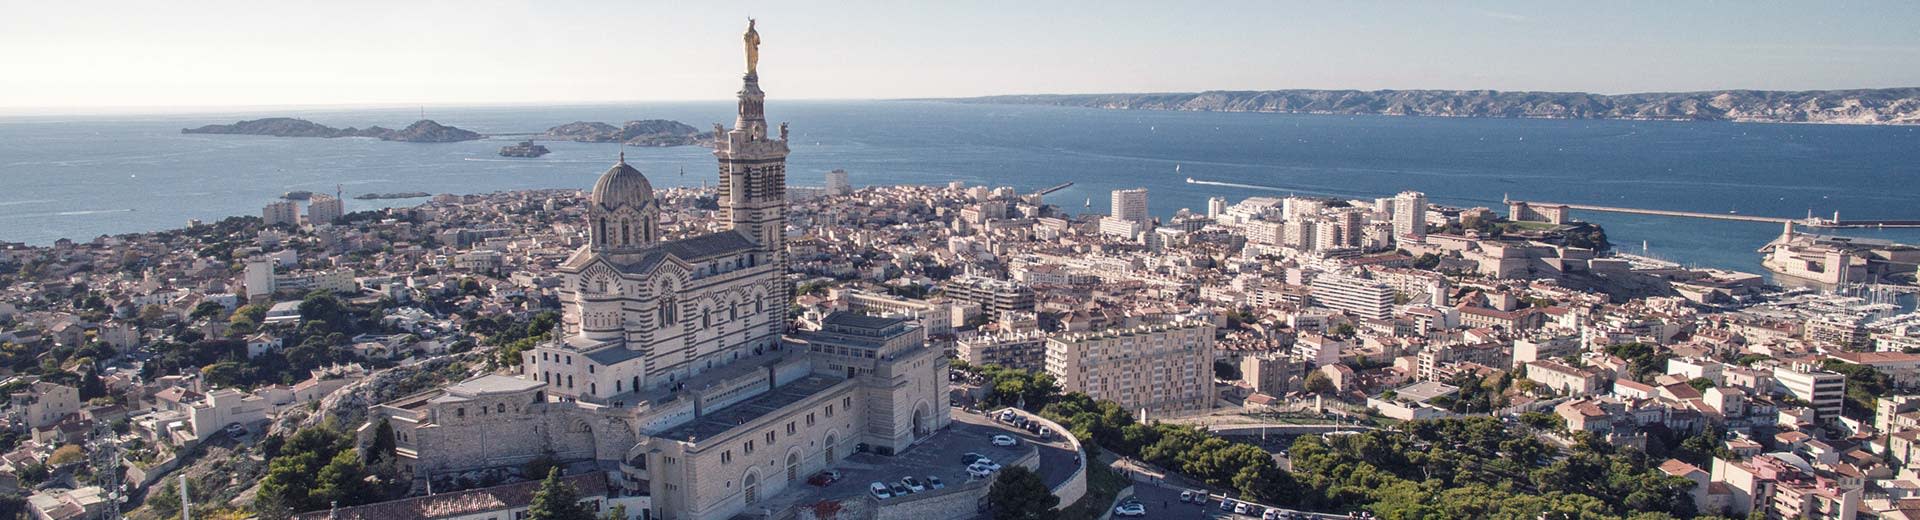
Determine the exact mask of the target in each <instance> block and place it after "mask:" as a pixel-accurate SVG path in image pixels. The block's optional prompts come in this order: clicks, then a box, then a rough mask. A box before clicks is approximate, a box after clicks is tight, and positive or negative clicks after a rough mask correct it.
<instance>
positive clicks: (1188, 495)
mask: <svg viewBox="0 0 1920 520" xmlns="http://www.w3.org/2000/svg"><path fill="white" fill-rule="evenodd" d="M1201 496H1203V497H1204V496H1206V495H1201ZM1194 501H1195V500H1194V499H1193V492H1192V491H1181V492H1180V503H1182V504H1185V503H1188V502H1194ZM1205 501H1207V499H1205V498H1201V499H1200V500H1199V502H1205Z"/></svg>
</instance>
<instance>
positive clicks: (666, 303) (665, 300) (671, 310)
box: [660, 291, 680, 328]
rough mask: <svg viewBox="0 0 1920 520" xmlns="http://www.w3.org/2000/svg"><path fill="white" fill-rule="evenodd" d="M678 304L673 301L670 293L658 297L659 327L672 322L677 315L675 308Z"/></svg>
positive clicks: (664, 326)
mask: <svg viewBox="0 0 1920 520" xmlns="http://www.w3.org/2000/svg"><path fill="white" fill-rule="evenodd" d="M662 292H665V291H662ZM679 305H680V304H679V303H678V302H675V301H673V296H671V295H669V296H665V297H662V298H660V328H666V327H667V326H668V325H672V324H673V323H674V321H675V319H674V318H676V317H677V315H678V312H677V311H676V310H675V309H677V308H678V307H679Z"/></svg>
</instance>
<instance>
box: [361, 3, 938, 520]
mask: <svg viewBox="0 0 1920 520" xmlns="http://www.w3.org/2000/svg"><path fill="white" fill-rule="evenodd" d="M746 43H747V56H748V62H747V73H746V75H745V76H744V77H743V84H742V87H741V89H740V91H739V93H738V98H739V102H738V118H737V119H735V120H734V124H733V128H731V129H726V128H723V127H721V126H720V125H718V124H716V125H714V126H715V141H716V142H715V143H714V152H713V154H714V156H715V157H716V158H717V160H718V168H719V176H720V179H719V192H718V197H719V205H720V209H721V214H722V215H723V216H722V218H724V219H725V222H724V224H725V228H726V229H725V230H724V231H720V232H717V233H712V234H706V235H700V236H693V237H688V238H681V239H677V240H662V239H661V236H660V222H659V219H660V210H661V209H660V205H659V203H658V202H657V201H656V200H655V199H654V195H653V186H652V184H651V183H650V182H649V181H648V180H647V177H646V175H645V174H643V173H641V172H640V171H639V170H638V169H635V168H634V167H633V166H631V165H629V164H627V163H626V161H625V158H624V156H623V157H622V158H621V159H620V160H618V161H616V162H615V163H614V165H613V167H612V168H610V169H608V170H607V171H606V173H605V174H602V175H601V176H600V179H599V180H598V182H596V183H594V186H593V191H592V194H591V196H590V197H589V202H588V204H589V207H588V208H587V212H586V218H587V221H586V222H585V223H584V224H585V225H584V226H583V227H584V228H585V229H586V237H585V239H586V240H585V242H586V244H585V245H584V246H582V247H581V248H580V249H579V250H577V251H575V252H574V254H573V256H572V257H571V258H569V259H568V260H567V261H566V262H565V263H564V264H563V265H562V266H561V268H560V274H561V276H562V278H563V280H564V282H563V283H562V285H561V287H560V289H559V293H560V299H561V302H562V306H563V307H564V311H563V313H562V314H563V319H562V320H561V325H560V329H561V330H559V331H557V333H556V336H559V337H558V339H556V340H553V341H551V342H548V343H546V344H542V345H539V346H538V347H536V348H534V349H531V350H529V351H527V352H524V353H523V355H522V360H521V363H520V367H519V369H518V373H516V374H493V375H486V376H481V377H478V378H475V379H471V380H468V381H463V382H460V383H457V384H453V385H450V386H448V387H446V388H443V389H438V390H434V391H429V392H425V393H422V394H416V395H413V396H408V397H405V398H402V399H399V400H396V401H393V402H388V403H382V404H379V405H376V406H374V407H373V408H372V413H371V414H370V415H371V416H372V420H370V421H369V422H368V425H369V427H368V428H363V430H362V432H361V434H362V436H363V438H365V437H366V436H367V435H370V434H369V433H368V430H369V429H370V428H371V425H373V424H377V423H379V422H381V421H382V420H385V421H386V422H387V423H388V424H390V425H391V426H392V427H393V429H394V431H395V438H396V443H397V444H398V450H397V451H398V453H399V458H400V460H401V461H402V465H403V466H404V469H405V470H406V471H407V472H409V474H410V475H411V476H412V478H413V479H414V481H415V482H416V487H417V488H421V489H425V488H428V487H431V486H432V485H434V483H435V482H437V481H439V480H440V479H444V478H446V477H447V476H449V475H456V474H464V473H472V472H475V471H482V470H487V469H493V468H513V467H517V466H519V465H524V464H526V463H528V462H530V461H533V460H537V459H542V458H546V459H551V460H554V461H557V462H559V463H562V464H563V465H565V466H566V467H568V468H570V469H572V470H573V471H600V472H605V473H606V476H607V481H608V482H609V487H610V488H615V489H614V490H613V491H614V492H615V493H616V494H618V495H620V496H621V497H623V500H624V501H623V502H622V503H624V504H634V505H638V506H640V507H641V508H643V509H645V516H644V517H645V518H666V519H676V520H677V519H700V520H705V519H718V518H731V517H733V516H735V515H737V514H741V513H742V512H746V511H750V510H752V509H753V508H754V506H755V505H756V504H758V503H760V502H761V501H762V500H763V499H765V498H767V497H771V496H774V495H776V494H779V493H782V492H783V491H786V490H787V489H788V488H789V487H792V486H799V485H801V484H802V482H803V481H804V480H805V479H806V478H807V476H808V475H810V474H812V473H814V472H817V471H820V470H822V469H827V468H830V467H832V466H834V465H835V464H836V463H838V462H839V461H840V460H841V459H844V458H845V457H847V456H848V455H850V454H852V453H855V452H856V451H871V452H874V453H878V454H881V455H888V454H893V453H898V452H902V451H906V450H908V449H911V447H912V446H913V445H914V444H915V442H917V441H919V440H922V439H925V438H927V437H928V436H929V435H931V434H932V433H933V432H935V431H937V430H939V429H941V428H943V427H945V426H946V425H947V424H948V423H949V421H950V420H951V418H950V415H949V411H948V402H947V396H946V391H945V389H946V378H945V374H946V360H945V359H944V358H943V353H942V352H940V351H939V350H937V349H930V348H927V347H926V345H925V341H924V340H925V332H924V331H923V330H921V329H919V328H918V327H916V326H913V325H912V324H911V323H910V322H908V321H906V320H902V319H894V318H880V317H872V316H863V315H857V314H850V313H836V314H834V315H830V316H828V317H826V318H825V319H823V320H822V328H821V329H820V330H805V331H802V330H788V320H787V312H788V307H789V305H790V303H791V298H792V296H791V291H790V289H789V286H790V282H789V281H788V279H787V258H786V247H785V244H784V242H785V239H786V234H787V217H786V209H787V206H786V204H787V200H786V196H787V194H786V157H787V153H788V148H787V130H786V126H785V125H784V124H782V125H780V126H779V127H778V128H777V129H771V128H770V127H769V126H768V124H767V120H766V116H765V97H766V96H765V94H764V93H763V92H761V90H760V85H759V74H758V71H757V67H756V65H757V63H756V62H757V59H758V45H759V35H758V33H757V32H756V31H755V30H754V29H753V28H752V27H751V26H749V29H748V32H747V35H746ZM582 468H584V469H582ZM635 516H636V517H641V515H635Z"/></svg>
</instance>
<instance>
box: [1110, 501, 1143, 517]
mask: <svg viewBox="0 0 1920 520" xmlns="http://www.w3.org/2000/svg"><path fill="white" fill-rule="evenodd" d="M1113 516H1147V506H1143V505H1140V503H1139V502H1128V503H1125V504H1120V505H1119V506H1117V507H1114V508H1113Z"/></svg>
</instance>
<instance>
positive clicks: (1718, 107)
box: [944, 88, 1920, 124]
mask: <svg viewBox="0 0 1920 520" xmlns="http://www.w3.org/2000/svg"><path fill="white" fill-rule="evenodd" d="M944 101H953V102H959V103H990V104H1013V105H1053V106H1070V107H1089V108H1107V109H1137V110H1191V111H1202V112H1273V113H1287V114H1336V115H1393V116H1438V117H1515V118H1541V119H1634V120H1669V121H1740V122H1765V123H1833V124H1920V88H1884V89H1855V90H1811V91H1765V90H1719V91H1706V92H1653V93H1641V94H1620V95H1605V94H1590V93H1585V92H1501V91H1495V90H1247V91H1227V90H1210V91H1206V92H1188V93H1160V94H1045V95H1017V96H987V97H977V98H964V99H948V100H944Z"/></svg>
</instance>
